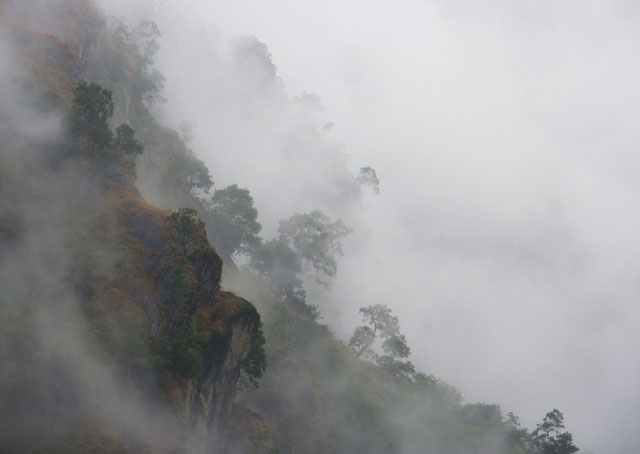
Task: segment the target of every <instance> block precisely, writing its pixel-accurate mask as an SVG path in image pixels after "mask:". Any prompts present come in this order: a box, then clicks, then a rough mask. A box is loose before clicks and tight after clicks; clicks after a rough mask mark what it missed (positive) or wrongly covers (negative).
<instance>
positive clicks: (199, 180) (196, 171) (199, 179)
mask: <svg viewBox="0 0 640 454" xmlns="http://www.w3.org/2000/svg"><path fill="white" fill-rule="evenodd" d="M169 166H170V169H171V171H172V172H174V173H176V174H177V175H178V176H179V177H180V179H181V180H183V181H184V184H185V186H186V191H187V192H188V193H189V195H191V193H192V192H193V190H195V189H199V190H201V191H203V192H205V193H207V192H209V189H211V186H213V180H212V179H211V175H209V169H208V168H207V165H206V164H205V163H204V162H202V161H201V160H199V159H198V158H197V157H196V156H195V155H194V154H193V152H192V151H191V150H188V149H185V150H179V151H178V152H177V153H175V154H173V155H172V157H171V162H170V164H169Z"/></svg>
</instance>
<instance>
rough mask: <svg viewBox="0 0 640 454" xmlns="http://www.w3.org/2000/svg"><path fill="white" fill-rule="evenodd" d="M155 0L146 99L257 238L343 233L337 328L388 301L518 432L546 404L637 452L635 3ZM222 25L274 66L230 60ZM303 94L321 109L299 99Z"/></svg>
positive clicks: (580, 434) (622, 449)
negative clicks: (336, 225) (360, 184)
mask: <svg viewBox="0 0 640 454" xmlns="http://www.w3.org/2000/svg"><path fill="white" fill-rule="evenodd" d="M102 3H103V6H104V7H105V8H107V9H108V10H109V12H110V13H112V14H116V15H128V16H129V17H135V16H136V15H138V17H141V11H142V10H145V14H146V13H149V11H150V9H151V5H150V3H140V4H139V5H135V6H136V7H139V8H138V9H132V5H131V3H130V2H123V5H119V4H118V2H115V1H106V0H104V1H103V2H102ZM154 4H155V7H156V9H155V16H154V19H155V20H157V21H158V23H159V24H160V28H161V30H162V32H163V40H162V43H161V44H162V50H161V53H160V55H159V57H158V60H157V65H158V67H159V68H160V70H161V71H162V72H163V73H164V74H165V76H166V77H167V80H166V93H165V95H166V97H167V102H166V103H165V104H163V105H158V106H156V107H155V109H156V111H157V112H156V113H157V114H158V115H159V116H160V117H161V118H163V119H164V120H165V121H166V122H168V123H169V124H173V125H177V124H178V123H179V122H180V121H185V120H186V121H191V122H193V123H195V124H196V125H197V127H196V129H195V140H194V143H193V148H194V149H195V151H196V152H197V153H198V155H199V156H200V157H201V158H202V159H204V160H205V161H206V162H207V164H208V165H209V167H210V169H211V170H212V173H213V177H214V180H215V181H216V187H223V186H225V185H227V184H230V183H238V184H239V185H241V186H244V187H248V188H249V189H251V191H252V193H253V195H254V197H255V199H256V204H257V207H258V209H259V211H260V220H261V222H263V224H264V227H265V230H264V232H265V236H267V237H268V236H269V235H272V234H274V232H275V229H276V228H277V220H278V219H282V218H283V217H286V216H288V215H290V214H291V213H293V212H294V211H308V210H310V209H312V208H314V207H321V208H323V209H325V210H326V211H328V212H331V213H332V214H333V215H336V216H338V215H340V216H342V217H345V218H346V219H347V220H348V221H350V223H351V225H352V226H354V228H355V229H356V231H357V232H356V234H354V235H353V236H352V237H351V239H350V240H349V241H348V242H347V244H346V250H345V257H344V259H343V260H341V261H340V264H339V266H340V269H339V276H338V279H337V280H336V282H335V283H334V286H333V290H332V296H331V300H332V303H331V304H327V305H325V306H323V307H322V310H323V313H324V316H325V321H326V322H327V323H329V324H330V325H331V326H332V327H333V329H334V330H336V332H337V333H338V334H339V335H340V336H341V337H342V338H345V339H346V338H347V337H348V334H349V332H350V331H351V330H352V329H353V327H354V326H355V324H356V323H357V321H358V320H357V309H358V307H360V306H364V305H367V304H372V303H378V302H380V303H385V304H388V305H389V306H390V307H392V308H393V309H394V312H395V313H396V314H397V315H398V316H399V318H400V322H401V327H402V330H403V332H404V333H405V334H406V335H407V338H408V341H409V345H410V346H411V347H412V349H413V355H412V358H411V359H412V361H413V362H414V363H415V364H416V366H418V368H420V369H422V370H424V371H425V372H427V373H433V374H435V375H436V376H438V377H441V378H443V379H444V380H446V381H447V382H450V383H451V384H453V385H456V386H458V387H459V388H460V389H461V390H462V391H463V393H464V394H465V395H466V397H467V400H468V401H470V402H473V401H484V402H492V403H494V402H495V403H498V404H500V405H501V406H502V407H503V409H504V410H505V411H513V412H515V413H516V414H518V415H520V416H521V417H522V420H523V423H525V425H527V426H529V427H533V426H534V425H535V423H536V422H539V421H540V419H541V417H542V416H543V415H544V413H546V412H547V411H548V410H550V409H551V408H554V407H555V408H559V409H560V410H561V411H563V412H564V414H565V416H566V421H567V428H568V429H569V430H570V431H571V432H573V433H574V435H575V438H576V441H577V442H578V444H579V445H580V446H581V447H590V448H591V449H593V450H594V451H595V452H599V453H630V452H637V451H638V450H640V441H639V440H638V438H637V436H636V435H635V433H634V432H635V426H636V425H637V420H638V415H639V413H640V398H639V396H638V391H637V383H638V382H639V379H640V376H639V372H640V364H639V363H638V357H637V354H636V352H635V347H636V345H638V342H639V341H640V330H638V328H639V322H640V320H639V313H638V305H637V298H638V294H639V291H640V268H639V265H638V259H637V257H638V256H640V254H639V253H640V250H639V249H640V245H638V244H637V242H636V241H634V240H635V237H636V235H637V233H636V232H637V231H638V228H639V227H640V215H638V214H637V210H635V209H634V208H635V207H636V206H638V204H639V202H640V200H639V199H640V192H639V189H640V188H639V183H638V181H639V180H638V178H637V175H638V171H637V168H638V165H639V164H640V162H638V161H639V160H640V158H639V157H638V155H637V153H635V151H636V150H635V147H636V144H637V143H638V139H639V137H638V135H639V134H640V132H638V131H639V130H638V128H637V126H636V124H637V121H638V118H639V113H640V112H639V110H638V107H637V106H638V105H640V103H639V101H640V88H638V84H637V80H638V77H639V76H640V74H639V73H640V62H639V61H638V58H639V57H638V55H640V53H639V52H638V51H639V50H640V49H638V47H639V46H640V45H639V44H638V43H640V40H639V39H638V38H639V36H638V33H639V30H640V27H638V25H639V14H640V9H639V7H638V6H637V4H636V3H635V2H630V1H610V2H603V1H585V2H580V3H577V2H551V1H541V2H535V4H534V3H530V2H523V1H519V2H506V1H498V0H490V1H487V2H483V4H482V5H480V4H478V3H477V2H472V1H467V0H458V1H446V2H445V1H408V0H403V1H401V2H394V3H389V2H381V1H374V2H363V1H353V2H337V1H329V2H293V1H284V0H278V1H274V2H268V3H266V2H251V1H234V2H231V1H218V2H206V1H204V0H202V1H197V0H194V1H193V2H189V1H174V2H171V1H167V2H154ZM239 36H245V37H246V36H255V37H256V38H257V40H258V41H251V42H262V43H264V44H265V45H266V48H268V52H270V54H271V56H272V62H273V64H274V66H270V65H269V62H264V61H263V63H264V65H261V66H259V67H257V68H254V70H253V71H247V70H246V68H245V70H241V71H239V72H237V73H236V72H234V69H233V68H237V67H236V66H234V64H237V63H238V59H237V55H238V54H237V52H236V53H235V54H234V48H235V49H237V43H238V41H234V39H235V38H237V37H239ZM245 42H246V41H245ZM234 43H235V44H234ZM234 46H236V47H234ZM263 50H265V49H263ZM262 55H263V56H264V55H266V54H262ZM234 62H235V63H234ZM240 63H242V62H240ZM260 71H264V72H260ZM276 71H277V72H276ZM246 74H254V75H255V74H258V75H259V79H255V80H243V77H245V76H246ZM256 77H258V76H256ZM251 87H253V88H251ZM302 92H311V93H315V94H317V95H318V96H319V97H320V98H321V100H322V105H323V107H324V110H323V111H321V112H307V111H304V112H300V111H297V110H295V108H294V107H292V106H295V102H291V100H292V99H293V98H295V97H296V96H298V95H300V94H301V93H302ZM329 122H333V123H335V126H334V127H332V128H327V129H328V130H327V131H325V132H321V133H317V131H318V130H320V129H321V127H322V126H323V125H325V124H327V123H329ZM314 127H315V128H316V129H313V128H314ZM318 134H320V136H318ZM292 143H293V144H295V145H296V146H298V147H300V148H305V147H306V148H313V147H318V146H319V145H318V144H323V147H324V148H322V147H321V148H322V150H333V152H332V153H333V155H332V156H333V157H331V158H326V156H325V157H322V158H318V159H317V160H315V159H309V154H305V155H304V156H301V157H299V156H297V154H296V152H295V150H294V151H291V150H290V149H287V147H290V146H291V144H292ZM341 144H343V145H344V146H342V145H341ZM294 148H295V147H294ZM322 150H319V151H318V153H322ZM345 154H346V155H348V156H349V157H348V158H347V160H346V166H347V167H348V168H350V169H351V170H352V171H356V170H357V169H358V168H359V167H360V166H365V165H370V166H372V167H373V168H375V169H376V170H377V172H378V175H379V177H380V179H381V195H380V196H375V195H373V194H371V193H369V192H367V191H365V192H364V194H363V195H362V200H361V202H360V203H361V205H360V208H358V209H353V205H352V204H347V203H346V202H345V203H344V206H343V205H341V203H338V201H339V200H340V194H339V193H337V192H336V193H333V192H332V191H333V189H334V188H335V187H338V186H340V185H339V184H337V183H336V184H335V185H334V186H331V185H327V181H329V180H330V179H331V178H332V176H334V175H336V174H337V175H339V178H338V179H339V180H342V181H347V180H348V175H347V174H346V173H345V169H344V168H343V164H342V158H341V156H343V155H345ZM334 183H335V182H334Z"/></svg>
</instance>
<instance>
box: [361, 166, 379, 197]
mask: <svg viewBox="0 0 640 454" xmlns="http://www.w3.org/2000/svg"><path fill="white" fill-rule="evenodd" d="M356 181H357V182H358V184H359V185H360V186H370V187H371V188H372V189H373V192H375V193H376V194H380V180H379V179H378V175H376V171H375V170H374V169H372V168H371V167H361V168H360V173H359V174H358V177H357V178H356Z"/></svg>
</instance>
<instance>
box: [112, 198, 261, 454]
mask: <svg viewBox="0 0 640 454" xmlns="http://www.w3.org/2000/svg"><path fill="white" fill-rule="evenodd" d="M114 192H115V196H114V197H113V198H114V200H115V203H114V204H113V209H114V210H115V212H116V213H118V216H117V218H118V224H119V225H120V226H121V227H122V229H123V232H122V233H123V234H124V235H125V236H128V237H130V238H133V239H134V240H135V241H136V242H137V243H138V246H139V248H138V254H140V257H139V261H140V265H141V268H142V270H143V271H144V274H146V275H147V276H148V277H149V278H150V279H151V280H152V281H153V283H152V285H151V286H148V288H149V289H151V291H147V292H144V291H139V292H138V293H137V295H136V298H135V299H136V303H137V304H138V305H139V306H140V307H143V309H144V311H145V313H146V314H147V317H148V323H149V325H148V326H149V332H150V333H152V335H156V336H161V335H163V333H164V332H165V331H168V330H171V329H172V328H173V327H176V326H181V325H184V324H185V323H187V321H189V320H195V321H196V323H198V324H199V325H200V326H201V328H202V329H203V331H204V332H205V333H206V337H207V340H206V342H205V343H204V346H203V353H204V363H203V368H204V372H203V374H202V375H201V376H200V377H199V378H195V379H189V380H186V381H179V380H178V381H176V382H175V383H174V388H173V392H172V396H173V401H174V405H175V406H176V407H177V408H180V413H181V417H182V418H183V421H184V423H185V424H186V425H187V427H188V435H187V439H188V441H187V445H188V446H187V449H188V452H189V453H193V454H200V453H202V454H206V453H212V452H215V451H216V448H219V447H221V446H223V444H224V429H225V427H226V423H227V420H228V418H229V414H230V412H231V406H232V403H233V398H234V396H235V392H236V386H237V382H238V379H239V377H240V373H241V370H240V364H241V362H242V360H243V359H244V358H245V357H246V356H247V354H248V353H249V351H250V350H251V348H252V347H253V346H254V344H255V342H256V336H257V332H258V328H259V324H260V317H259V315H258V313H257V311H256V309H255V308H254V307H253V305H252V304H251V303H249V302H248V301H246V300H244V299H242V298H239V297H237V296H235V295H234V294H233V293H229V292H225V291H222V290H220V278H221V275H222V260H221V259H220V257H219V256H218V255H217V254H216V252H215V250H214V249H213V248H212V247H211V246H209V245H208V243H207V241H206V237H205V234H204V231H203V230H202V229H200V230H198V231H195V232H193V233H192V234H191V235H190V236H189V237H188V239H187V245H186V254H185V252H184V249H183V247H182V245H180V244H178V241H177V237H176V235H177V233H176V231H175V229H174V227H173V226H172V224H171V220H170V216H169V214H170V213H169V212H168V211H165V210H160V209H158V208H155V207H152V206H150V205H148V204H146V203H145V202H143V201H142V200H140V199H139V198H138V197H137V196H135V195H133V194H131V193H128V192H121V191H118V190H116V191H114ZM112 196H113V195H112ZM176 266H178V267H181V268H180V269H184V270H186V273H187V276H188V277H187V279H188V281H189V285H190V289H191V295H190V297H185V296H184V295H182V299H181V303H180V304H179V306H177V307H176V303H177V301H176V300H175V282H174V280H173V279H172V270H175V269H176V268H175V267H176ZM172 305H173V306H174V307H171V306H172Z"/></svg>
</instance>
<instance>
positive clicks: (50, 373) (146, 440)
mask: <svg viewBox="0 0 640 454" xmlns="http://www.w3.org/2000/svg"><path fill="white" fill-rule="evenodd" d="M21 6H22V5H18V6H17V7H18V8H19V7H21ZM7 11H8V10H7V9H3V13H7ZM9 11H10V12H11V13H13V14H16V15H15V16H13V19H12V20H15V18H16V17H20V16H19V13H20V11H11V10H9ZM43 13H44V11H43ZM36 16H37V14H36V12H35V11H33V10H32V11H31V14H30V17H29V18H28V20H29V21H30V22H29V23H30V24H32V25H34V24H38V25H39V26H42V27H44V28H46V27H47V26H48V25H51V24H50V23H49V22H48V20H49V17H47V16H46V14H42V15H41V16H40V17H36ZM38 19H39V20H38ZM47 24H48V25H47ZM14 25H15V23H14ZM6 26H7V24H6V23H5V22H4V21H0V43H1V44H0V97H1V98H2V99H3V101H4V102H3V103H2V106H1V107H0V143H1V146H0V156H1V159H0V239H1V241H0V282H2V290H1V291H0V326H2V333H1V334H2V336H0V357H1V358H2V368H1V370H0V382H1V383H2V396H1V397H0V420H1V421H2V424H1V426H2V427H1V428H0V451H2V452H25V451H31V450H33V449H39V448H41V447H42V446H45V445H46V444H47V443H50V442H52V440H53V441H56V440H59V438H60V437H61V436H65V435H67V434H68V432H69V430H70V429H71V428H73V429H77V428H79V427H83V428H84V429H85V430H89V431H90V430H91V428H92V427H93V425H96V426H97V425H99V424H103V425H104V426H105V427H108V428H109V430H111V431H113V433H117V434H119V435H120V436H122V437H123V439H127V440H135V441H136V442H139V443H142V444H146V445H148V446H150V447H153V448H154V449H155V448H156V444H158V445H163V446H166V442H165V438H168V436H167V434H169V433H171V431H172V430H175V429H173V427H172V426H171V425H175V421H174V420H173V419H171V418H172V415H171V413H169V411H168V410H167V409H166V408H165V406H163V405H162V404H160V403H158V402H156V401H155V400H154V399H149V400H145V398H143V397H142V396H138V397H139V398H138V399H131V398H130V391H131V388H132V384H131V383H130V382H129V381H128V380H126V379H125V377H123V376H122V374H121V373H120V371H119V370H118V369H117V367H116V366H115V365H114V364H113V363H112V362H111V361H110V360H109V359H108V357H107V356H106V355H104V351H102V350H100V349H99V348H97V345H96V344H97V343H96V338H95V331H93V332H92V329H94V328H95V327H91V326H89V325H90V322H89V321H88V319H87V314H86V313H85V312H84V310H83V308H82V307H81V305H80V302H79V301H78V298H77V294H76V292H75V291H74V288H73V283H74V282H76V281H77V279H78V274H79V273H81V272H82V271H83V270H78V269H74V268H73V264H74V262H76V263H77V262H78V261H79V257H82V259H84V260H89V261H90V262H91V263H92V265H93V266H94V267H93V268H92V269H91V270H89V271H87V270H84V271H85V272H95V273H100V272H103V271H109V270H111V269H112V268H113V267H114V264H115V262H116V260H117V259H122V257H121V256H119V255H118V254H117V253H115V252H113V253H112V252H110V251H106V250H105V249H104V247H103V246H104V243H102V242H101V240H102V239H104V238H105V237H107V236H108V235H109V234H111V233H112V228H113V227H114V219H112V218H110V217H108V216H103V217H101V218H99V219H100V220H101V221H102V224H100V225H99V226H96V225H94V224H93V222H96V219H94V218H91V215H88V213H95V212H100V211H101V210H104V208H105V207H104V206H102V204H104V199H103V198H102V197H101V196H99V195H98V193H99V184H97V183H96V180H97V179H96V178H93V177H94V176H95V175H92V173H91V168H90V167H89V166H86V165H84V164H83V163H82V161H80V160H79V161H74V160H65V159H64V157H63V153H61V152H60V150H61V149H62V148H63V147H64V146H65V142H64V141H65V135H66V133H67V130H66V122H65V116H64V114H63V113H62V111H61V110H59V109H58V108H57V107H55V106H54V105H52V104H51V103H50V102H49V101H50V100H48V99H46V98H40V97H39V96H38V95H37V93H38V91H37V90H32V89H31V88H32V87H31V86H30V85H29V82H28V81H29V79H28V78H26V77H24V75H25V74H27V73H28V70H27V69H26V67H25V65H26V64H28V63H27V62H25V61H24V59H23V58H22V57H24V55H22V56H21V55H20V52H19V50H16V49H14V48H13V44H15V43H16V42H17V40H15V39H14V38H15V35H11V34H10V33H7V32H6V29H5V27H6ZM18 26H21V24H20V23H18ZM36 36H38V35H36ZM96 230H98V231H99V232H100V233H99V234H98V235H95V236H92V233H89V232H95V231H96ZM87 257H89V258H87ZM158 452H161V451H160V450H159V451H158Z"/></svg>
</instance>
